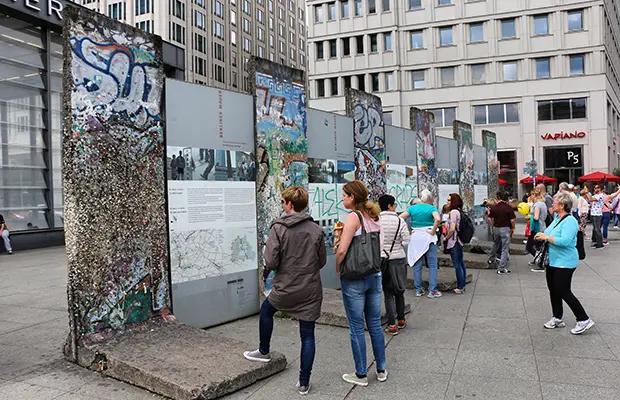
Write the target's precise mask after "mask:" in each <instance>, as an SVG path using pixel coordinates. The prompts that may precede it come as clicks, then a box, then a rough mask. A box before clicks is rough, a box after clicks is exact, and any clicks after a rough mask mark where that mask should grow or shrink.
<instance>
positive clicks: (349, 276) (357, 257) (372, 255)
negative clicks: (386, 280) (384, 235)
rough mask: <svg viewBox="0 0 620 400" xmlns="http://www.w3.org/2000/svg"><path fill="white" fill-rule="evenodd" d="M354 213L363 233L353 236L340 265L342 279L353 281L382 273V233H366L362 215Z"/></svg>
mask: <svg viewBox="0 0 620 400" xmlns="http://www.w3.org/2000/svg"><path fill="white" fill-rule="evenodd" d="M353 212H354V213H355V214H356V215H357V217H358V218H359V220H360V225H361V229H362V233H361V234H360V235H359V236H353V239H352V240H351V244H350V245H349V250H348V251H347V255H346V256H345V257H344V260H342V265H340V277H341V278H342V279H346V280H351V281H355V280H360V279H364V278H365V277H367V276H369V275H372V274H376V273H378V272H381V232H368V231H366V227H365V226H364V218H362V215H361V214H360V213H359V212H358V211H353Z"/></svg>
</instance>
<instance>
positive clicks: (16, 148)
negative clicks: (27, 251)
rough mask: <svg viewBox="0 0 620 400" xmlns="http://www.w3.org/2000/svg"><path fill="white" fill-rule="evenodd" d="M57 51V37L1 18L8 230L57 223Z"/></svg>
mask: <svg viewBox="0 0 620 400" xmlns="http://www.w3.org/2000/svg"><path fill="white" fill-rule="evenodd" d="M50 39H51V40H50ZM54 39H55V40H54ZM48 42H52V43H54V45H53V46H49V45H48ZM54 50H57V51H60V54H57V55H56V57H52V60H54V61H53V62H52V61H50V57H48V55H49V54H51V53H54ZM61 53H62V51H61V46H60V36H58V35H57V36H56V37H55V38H54V37H53V36H51V32H50V31H49V30H47V29H45V28H41V27H39V26H33V25H32V24H30V23H28V22H25V21H22V20H19V19H16V18H12V17H9V16H6V15H2V16H0V169H1V171H0V213H1V214H2V215H3V216H4V219H5V221H6V224H7V226H8V228H9V230H11V231H13V232H15V231H24V230H36V229H49V228H58V227H62V209H63V204H62V195H60V196H58V198H56V196H54V194H55V193H57V192H60V193H62V186H61V174H60V163H61V162H60V160H61V152H60V149H61V148H60V138H61V136H60V104H61V101H60V89H61V87H62V85H61V83H60V79H61V78H60V77H61V75H59V72H60V67H59V66H61V65H62V54H61ZM53 98H54V100H55V101H52V99H53ZM54 210H57V211H56V212H55V211H54Z"/></svg>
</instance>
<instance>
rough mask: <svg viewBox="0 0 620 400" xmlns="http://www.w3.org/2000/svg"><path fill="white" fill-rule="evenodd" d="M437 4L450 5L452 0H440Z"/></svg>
mask: <svg viewBox="0 0 620 400" xmlns="http://www.w3.org/2000/svg"><path fill="white" fill-rule="evenodd" d="M437 4H438V5H440V6H449V5H450V4H452V0H439V2H438V3H437Z"/></svg>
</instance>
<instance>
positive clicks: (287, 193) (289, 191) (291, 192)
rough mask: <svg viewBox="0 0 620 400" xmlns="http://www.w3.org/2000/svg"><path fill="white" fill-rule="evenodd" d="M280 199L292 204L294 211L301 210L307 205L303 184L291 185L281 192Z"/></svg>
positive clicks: (306, 194)
mask: <svg viewBox="0 0 620 400" xmlns="http://www.w3.org/2000/svg"><path fill="white" fill-rule="evenodd" d="M282 199H283V200H284V201H285V202H287V203H289V202H290V203H291V204H292V205H293V209H294V210H295V212H302V211H303V210H305V209H306V207H308V191H307V190H306V189H305V188H304V187H303V186H291V187H288V188H286V189H285V190H284V191H283V192H282Z"/></svg>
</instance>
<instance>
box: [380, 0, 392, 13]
mask: <svg viewBox="0 0 620 400" xmlns="http://www.w3.org/2000/svg"><path fill="white" fill-rule="evenodd" d="M381 3H382V11H383V12H386V11H390V0H383V1H382V2H381Z"/></svg>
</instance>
